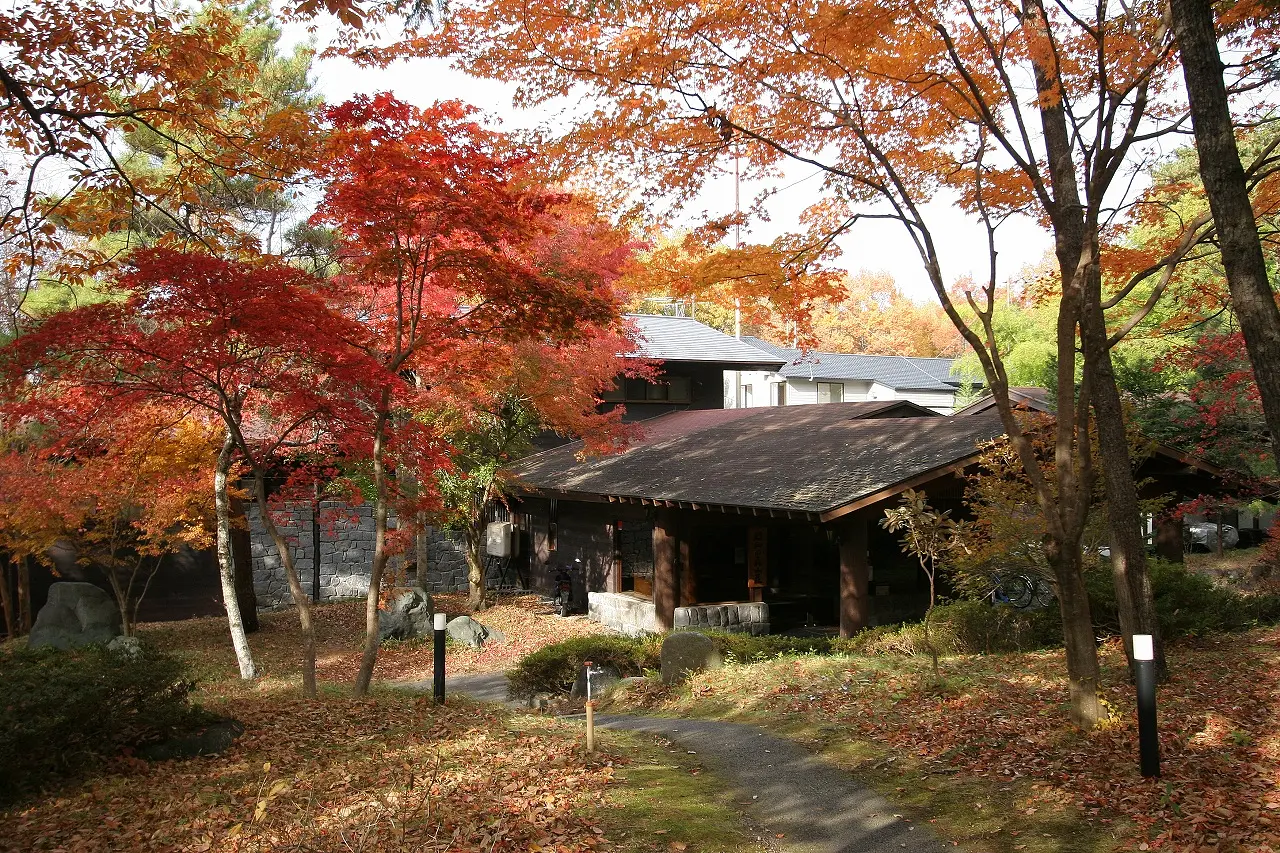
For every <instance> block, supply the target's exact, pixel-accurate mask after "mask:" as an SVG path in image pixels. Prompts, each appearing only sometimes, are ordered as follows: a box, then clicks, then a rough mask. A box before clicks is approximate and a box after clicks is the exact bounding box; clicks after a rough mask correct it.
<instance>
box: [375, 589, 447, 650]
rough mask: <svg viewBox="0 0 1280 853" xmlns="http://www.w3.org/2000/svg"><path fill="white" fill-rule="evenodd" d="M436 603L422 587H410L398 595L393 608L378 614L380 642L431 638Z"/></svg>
mask: <svg viewBox="0 0 1280 853" xmlns="http://www.w3.org/2000/svg"><path fill="white" fill-rule="evenodd" d="M435 612H436V611H435V602H433V601H432V600H431V595H430V594H429V593H428V592H427V591H426V590H424V589H422V588H421V587H410V588H408V589H405V590H401V591H400V592H399V594H398V595H396V597H395V600H394V601H392V602H391V606H390V607H388V608H387V609H386V610H381V611H379V612H378V641H379V642H383V641H386V640H410V639H413V638H414V637H430V636H431V632H432V631H433V630H434V627H433V625H432V617H433V616H434V615H435Z"/></svg>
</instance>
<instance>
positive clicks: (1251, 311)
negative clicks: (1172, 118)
mask: <svg viewBox="0 0 1280 853" xmlns="http://www.w3.org/2000/svg"><path fill="white" fill-rule="evenodd" d="M1169 11H1170V16H1171V18H1172V20H1173V32H1174V37H1175V39H1176V40H1177V43H1178V50H1179V51H1180V52H1181V54H1182V74H1183V78H1184V79H1185V80H1186V84H1187V99H1188V101H1189V103H1190V106H1191V123H1192V127H1193V128H1194V130H1195V136H1196V149H1197V150H1198V152H1199V155H1200V178H1201V180H1202V181H1203V182H1204V191H1205V195H1206V196H1207V197H1208V199H1209V210H1210V211H1211V212H1212V213H1213V223H1214V227H1215V229H1216V230H1217V232H1218V244H1219V246H1220V248H1221V251H1222V265H1223V267H1224V268H1225V270H1226V274H1227V286H1228V287H1229V288H1230V290H1231V306H1232V308H1233V309H1234V310H1235V314H1236V318H1237V319H1238V320H1239V321H1240V330H1241V332H1243V333H1244V342H1245V348H1246V350H1247V351H1248V353H1249V361H1250V362H1252V364H1253V373H1254V377H1255V379H1256V380H1257V383H1258V394H1259V396H1260V397H1261V398H1262V411H1263V414H1264V415H1265V417H1266V421H1267V428H1268V429H1269V430H1270V431H1271V444H1272V453H1273V454H1274V453H1276V452H1277V448H1278V447H1280V370H1277V369H1276V365H1280V311H1277V309H1276V299H1275V295H1274V294H1273V293H1272V290H1271V283H1270V281H1269V280H1268V279H1267V264H1266V259H1265V257H1264V256H1263V253H1262V242H1261V241H1260V240H1259V238H1258V224H1257V221H1256V220H1255V218H1254V213H1253V205H1252V204H1251V203H1250V201H1249V189H1248V184H1247V182H1246V179H1245V173H1244V167H1243V166H1242V165H1241V163H1240V151H1239V148H1238V147H1237V145H1236V137H1235V127H1234V126H1233V124H1232V121H1231V110H1230V108H1229V105H1228V102H1227V90H1226V85H1225V83H1224V81H1223V65H1222V58H1221V56H1220V55H1219V53H1218V42H1217V37H1216V36H1215V34H1214V29H1213V6H1212V5H1211V4H1210V3H1208V2H1206V0H1170V2H1169Z"/></svg>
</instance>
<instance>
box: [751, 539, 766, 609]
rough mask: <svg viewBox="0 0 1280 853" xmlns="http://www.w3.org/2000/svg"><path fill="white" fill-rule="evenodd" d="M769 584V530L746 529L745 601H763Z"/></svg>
mask: <svg viewBox="0 0 1280 853" xmlns="http://www.w3.org/2000/svg"><path fill="white" fill-rule="evenodd" d="M768 583H769V530H768V528H765V527H755V526H753V527H748V528H747V600H749V601H764V588H765V587H766V586H767V585H768Z"/></svg>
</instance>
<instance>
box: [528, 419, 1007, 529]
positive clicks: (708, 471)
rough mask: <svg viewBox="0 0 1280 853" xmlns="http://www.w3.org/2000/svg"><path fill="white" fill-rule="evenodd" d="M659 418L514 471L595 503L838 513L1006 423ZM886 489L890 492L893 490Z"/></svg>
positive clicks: (956, 455)
mask: <svg viewBox="0 0 1280 853" xmlns="http://www.w3.org/2000/svg"><path fill="white" fill-rule="evenodd" d="M728 411H732V412H733V413H734V414H733V415H732V416H728V415H727V414H726V415H725V416H723V417H711V416H708V413H706V412H676V413H673V414H670V415H664V416H663V417H661V418H654V419H653V422H652V424H651V426H650V430H649V432H648V433H647V435H646V437H645V438H642V439H641V440H640V441H638V442H636V443H635V444H634V445H633V446H632V447H631V448H630V449H629V450H627V451H625V452H623V453H621V454H618V455H615V456H603V457H595V458H589V459H586V460H584V461H579V460H578V459H577V458H576V457H575V455H574V454H575V453H576V452H577V451H578V450H580V449H581V445H580V443H576V442H575V443H574V444H569V445H566V446H564V447H560V448H556V449H555V450H549V451H546V452H543V453H539V454H537V455H534V456H530V457H527V458H526V459H523V460H521V461H520V462H518V463H516V464H515V465H513V466H512V467H511V468H510V471H511V473H512V474H514V475H515V477H516V481H515V482H516V485H517V486H518V487H520V488H523V489H525V490H528V491H536V492H538V493H542V494H550V495H553V496H554V495H559V496H563V497H566V498H570V499H572V498H578V499H587V500H591V499H594V500H626V501H634V500H640V501H666V502H676V503H680V504H691V505H697V506H699V507H741V508H753V509H762V510H776V511H782V512H786V513H793V512H794V513H800V514H805V515H810V516H820V517H824V518H827V517H836V516H838V515H842V514H843V513H844V512H847V511H849V510H850V509H852V508H857V507H858V506H860V505H864V504H863V503H860V502H874V501H875V500H879V499H882V498H883V497H885V496H891V495H892V494H894V493H895V492H893V490H894V489H898V490H901V489H905V488H908V487H909V486H911V485H916V484H919V483H920V482H923V480H921V479H920V478H922V477H924V478H925V479H931V478H932V477H933V476H938V475H940V474H941V473H943V472H944V471H946V470H955V468H957V467H963V465H965V464H967V463H968V462H969V461H971V460H972V459H973V458H975V457H976V455H977V454H978V452H979V446H980V445H981V444H983V443H985V442H988V441H991V440H993V439H995V438H997V437H998V436H1000V435H1002V434H1003V430H1002V428H1001V426H1000V421H999V419H998V418H996V417H993V416H984V415H975V416H972V417H967V418H947V417H938V416H933V417H894V416H893V415H894V414H895V413H898V414H901V413H906V414H912V415H914V414H915V413H916V411H919V409H918V407H915V406H914V405H913V404H910V403H905V402H903V401H885V402H869V403H827V404H824V405H821V406H781V407H776V408H762V409H736V410H728ZM886 491H887V494H885V493H886Z"/></svg>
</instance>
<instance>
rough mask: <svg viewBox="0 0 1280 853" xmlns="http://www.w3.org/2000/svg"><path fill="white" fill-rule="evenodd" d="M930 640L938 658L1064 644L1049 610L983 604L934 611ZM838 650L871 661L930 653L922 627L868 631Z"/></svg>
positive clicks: (946, 606) (917, 624) (842, 643)
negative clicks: (870, 657)
mask: <svg viewBox="0 0 1280 853" xmlns="http://www.w3.org/2000/svg"><path fill="white" fill-rule="evenodd" d="M929 635H930V637H932V639H933V644H934V647H935V648H937V650H938V654H940V655H963V654H984V653H989V652H1012V651H1023V650H1026V649H1037V648H1043V647H1045V646H1049V645H1053V644H1054V643H1059V642H1061V641H1062V628H1061V622H1060V621H1059V619H1058V613H1057V611H1056V610H1054V609H1052V608H1048V609H1037V610H1019V609H1017V608H1015V607H1009V606H1007V605H991V604H988V603H986V602H984V601H957V602H954V603H952V604H943V605H940V606H938V607H936V608H934V611H933V616H932V617H931V618H930V620H929ZM836 648H837V649H838V650H844V651H849V652H852V653H855V654H869V655H875V654H900V655H924V654H928V653H929V650H928V647H927V646H926V645H925V642H924V624H923V623H921V622H911V623H906V624H902V625H882V626H880V627H877V628H868V629H867V630H865V631H862V632H860V633H859V634H857V636H854V637H851V638H849V639H848V640H842V641H837V643H836Z"/></svg>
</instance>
